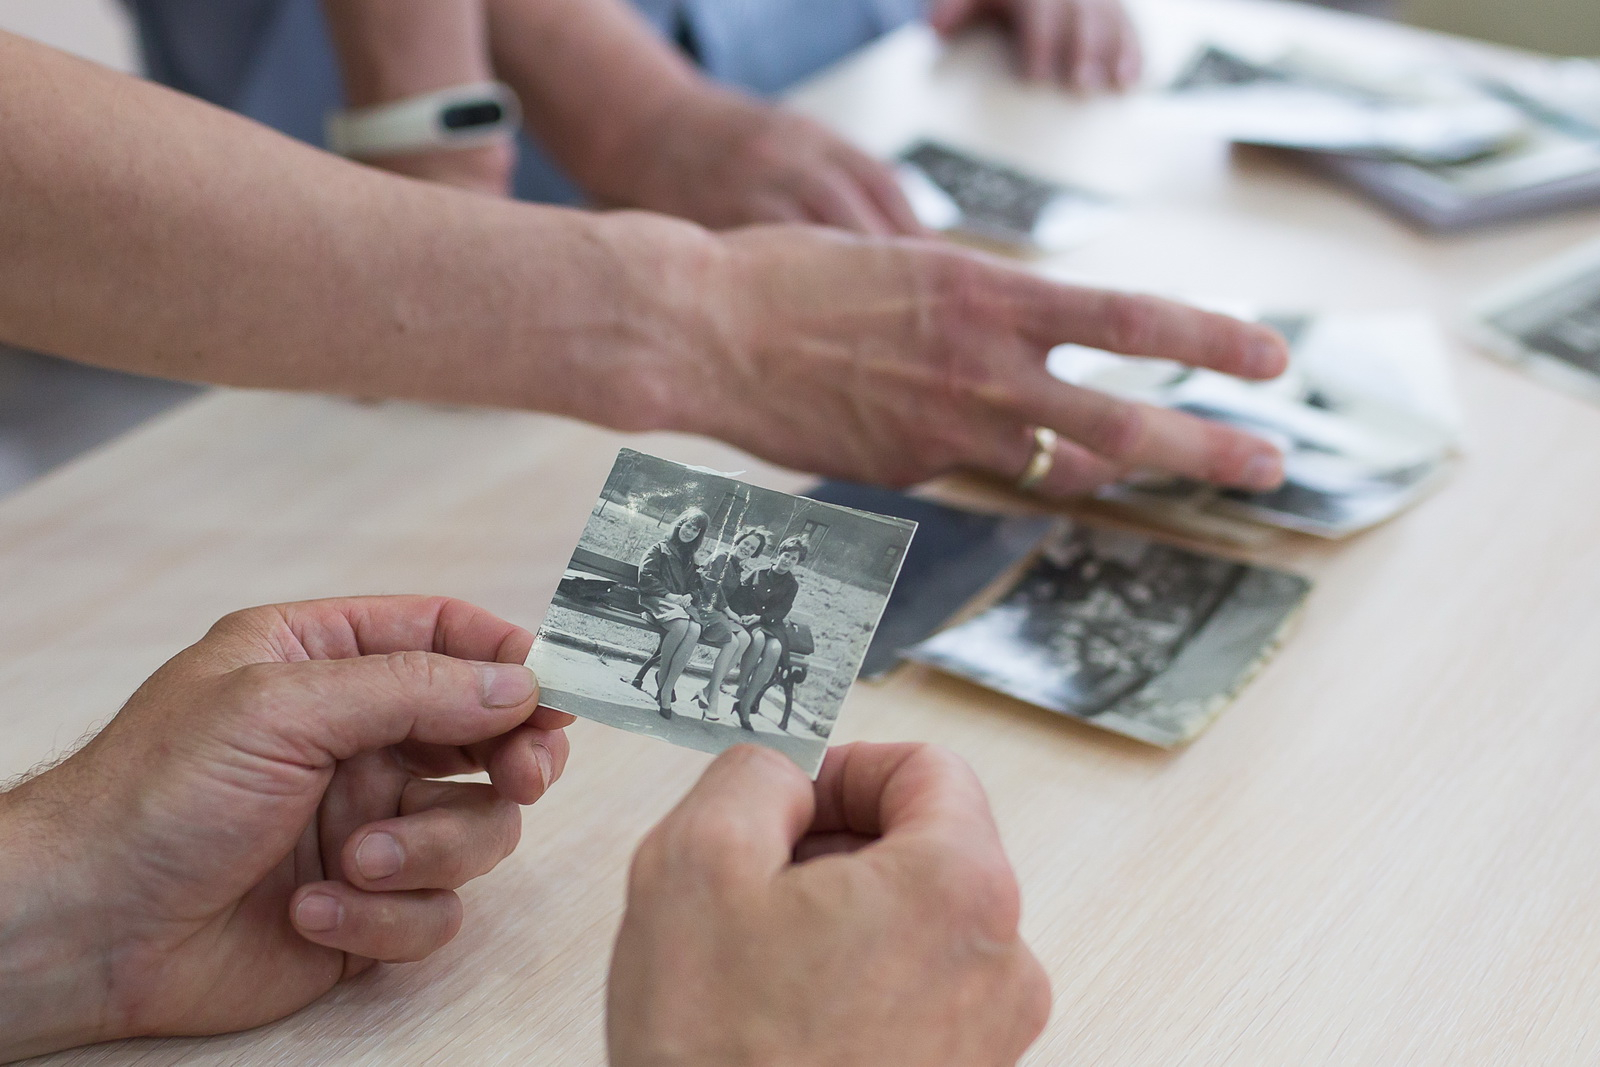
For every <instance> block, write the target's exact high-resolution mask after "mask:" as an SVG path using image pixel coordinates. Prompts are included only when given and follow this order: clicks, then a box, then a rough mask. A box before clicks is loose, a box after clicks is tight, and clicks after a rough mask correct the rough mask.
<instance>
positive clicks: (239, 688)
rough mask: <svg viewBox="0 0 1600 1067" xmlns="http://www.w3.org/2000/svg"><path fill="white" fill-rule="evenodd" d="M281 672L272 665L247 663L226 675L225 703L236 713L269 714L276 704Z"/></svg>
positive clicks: (280, 683)
mask: <svg viewBox="0 0 1600 1067" xmlns="http://www.w3.org/2000/svg"><path fill="white" fill-rule="evenodd" d="M281 679H282V672H280V671H279V670H277V665H276V664H272V663H249V664H246V665H245V666H243V667H236V668H234V669H233V670H232V671H230V672H229V673H228V676H227V680H226V682H225V683H224V684H225V692H226V697H227V702H228V703H229V704H230V705H232V707H234V708H235V709H236V710H238V711H244V712H252V713H263V714H270V713H271V711H272V709H273V708H274V707H275V706H276V705H277V703H278V692H279V689H280V687H281V685H282V681H281Z"/></svg>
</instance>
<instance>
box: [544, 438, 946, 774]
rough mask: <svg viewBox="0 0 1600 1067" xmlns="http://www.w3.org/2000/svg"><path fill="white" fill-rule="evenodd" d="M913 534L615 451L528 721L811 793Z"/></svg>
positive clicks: (550, 636)
mask: <svg viewBox="0 0 1600 1067" xmlns="http://www.w3.org/2000/svg"><path fill="white" fill-rule="evenodd" d="M915 529H916V523H915V522H913V521H910V520H907V519H902V518H898V517H895V516H889V515H875V514H871V513H869V512H865V511H860V510H857V509H854V508H848V507H840V506H837V505H835V504H829V503H824V502H822V501H819V500H811V499H807V498H805V497H796V496H790V495H789V494H787V493H779V492H776V491H774V490H771V489H762V488H760V487H758V486H753V485H748V484H746V483H744V482H741V481H739V480H738V479H736V478H734V477H732V476H730V475H724V474H718V473H716V472H715V471H708V470H705V469H704V468H700V467H690V466H685V465H683V464H680V463H674V462H672V461H671V460H666V459H660V458H658V457H656V456H649V455H645V454H644V453H642V452H635V451H633V450H632V449H626V448H625V449H623V450H622V451H621V452H620V453H618V455H617V460H616V463H615V465H614V466H613V467H612V469H611V474H610V476H609V477H608V478H607V479H606V483H605V487H604V488H603V489H602V490H601V493H600V496H599V499H597V500H596V501H595V505H594V508H593V509H592V511H591V512H590V515H589V521H588V523H587V525H586V526H585V527H584V531H583V536H582V538H581V539H580V540H579V542H578V547H577V548H576V549H575V550H574V551H573V554H572V559H571V562H570V563H569V564H568V566H567V571H566V573H565V574H564V575H563V576H562V579H561V582H560V584H559V585H558V586H557V588H556V595H555V600H554V601H553V603H552V604H551V606H550V611H549V614H548V615H547V616H546V617H545V621H544V624H543V625H542V626H541V627H540V628H539V633H538V635H537V637H536V638H535V640H534V643H533V648H532V650H531V651H530V652H529V654H528V660H527V663H528V666H529V667H531V668H533V670H534V672H535V673H536V674H538V676H539V686H540V696H539V700H540V703H542V704H544V705H545V706H547V707H551V708H556V709H557V710H560V711H565V712H570V713H571V714H573V715H577V716H579V717H581V718H585V719H592V720H594V721H595V722H601V723H605V724H607V725H609V726H615V727H618V728H620V729H623V730H627V731H629V732H631V733H636V734H643V735H645V736H648V737H654V738H659V739H661V740H664V741H668V742H671V743H672V744H676V745H683V746H685V747H687V748H694V749H699V750H701V751H704V752H721V751H722V750H723V749H726V748H729V747H731V746H733V745H736V744H739V743H741V742H751V743H754V744H760V745H765V746H767V747H769V748H773V749H776V750H778V751H780V752H783V753H784V754H786V755H788V756H789V757H791V758H792V759H793V760H794V761H795V762H796V763H797V764H799V765H800V767H801V768H802V769H804V770H805V771H806V772H807V773H808V774H810V775H812V776H813V777H815V776H816V773H817V771H818V769H819V768H820V767H821V765H822V757H823V753H824V752H825V750H826V749H827V745H828V738H829V737H830V736H831V735H832V733H833V730H834V727H835V725H836V724H837V722H838V718H839V711H840V708H841V707H842V705H843V703H844V699H845V695H846V694H847V693H848V692H849V691H850V686H851V685H852V684H853V683H854V681H855V679H856V673H857V671H858V670H859V669H860V666H861V661H862V659H863V658H864V657H865V655H866V653H867V648H868V646H869V645H870V644H871V642H872V636H873V632H874V631H875V630H876V628H877V625H878V619H879V617H880V616H881V615H882V614H883V609H884V605H885V604H886V603H887V601H888V599H889V594H890V592H891V591H892V590H893V588H894V584H895V578H896V576H897V575H898V574H899V572H900V564H901V562H902V561H903V560H904V559H905V556H906V549H907V546H908V545H909V543H910V541H911V536H912V533H913V532H914V531H915Z"/></svg>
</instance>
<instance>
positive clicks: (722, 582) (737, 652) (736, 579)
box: [694, 526, 772, 722]
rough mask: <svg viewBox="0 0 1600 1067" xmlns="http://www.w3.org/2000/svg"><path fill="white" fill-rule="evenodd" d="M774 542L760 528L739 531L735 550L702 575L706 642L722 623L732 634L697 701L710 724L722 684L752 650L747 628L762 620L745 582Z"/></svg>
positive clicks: (722, 555) (720, 555) (714, 559)
mask: <svg viewBox="0 0 1600 1067" xmlns="http://www.w3.org/2000/svg"><path fill="white" fill-rule="evenodd" d="M771 541H772V534H771V533H769V532H768V531H766V530H764V529H762V528H761V527H759V526H757V527H747V528H745V529H743V530H740V531H739V535H738V536H737V537H735V538H734V539H733V546H732V548H730V549H729V550H727V551H724V552H719V553H718V554H717V555H715V556H713V557H712V558H711V562H710V563H707V564H706V566H705V570H704V572H703V573H704V575H705V591H704V594H703V596H702V604H703V605H704V609H703V614H704V621H703V622H702V633H703V640H706V641H711V640H712V634H711V628H712V626H713V625H715V624H716V623H719V622H720V623H721V624H723V625H726V626H727V627H728V628H729V630H730V631H731V639H730V640H729V641H728V642H727V643H725V644H722V645H721V647H720V648H719V649H718V651H717V660H716V662H715V663H713V664H712V665H711V677H710V678H709V679H707V680H706V687H705V689H704V691H702V692H700V693H698V694H697V695H696V696H695V698H694V702H695V703H696V704H699V705H700V707H701V708H702V709H704V712H705V715H704V717H705V718H706V719H708V720H709V721H711V722H716V721H717V719H718V717H719V715H718V710H717V702H718V700H719V698H720V697H721V696H722V683H723V680H724V679H726V678H727V676H728V670H729V669H730V668H731V667H732V666H733V664H734V662H735V661H736V660H738V659H740V658H741V657H742V656H743V655H744V652H745V649H747V648H749V647H750V631H749V630H748V629H747V627H749V626H753V625H754V624H755V623H756V622H758V621H759V620H760V612H759V611H757V610H756V609H755V608H753V607H751V606H750V604H749V603H748V601H749V599H750V598H749V596H748V594H746V592H745V590H744V580H745V575H746V574H748V573H749V572H750V570H751V561H753V560H755V559H757V558H759V557H760V555H761V553H762V552H764V551H766V548H767V545H768V544H770V543H771Z"/></svg>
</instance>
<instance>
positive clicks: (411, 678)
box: [383, 651, 438, 689]
mask: <svg viewBox="0 0 1600 1067" xmlns="http://www.w3.org/2000/svg"><path fill="white" fill-rule="evenodd" d="M383 662H384V666H385V667H387V668H388V669H389V673H390V674H391V675H393V677H394V679H395V681H397V682H399V683H400V685H401V686H403V687H405V688H407V689H427V688H429V687H430V686H432V685H433V683H434V681H435V678H436V675H437V672H438V666H437V664H436V662H435V660H434V658H433V656H431V655H429V654H428V653H426V652H417V651H406V652H390V653H389V654H388V655H386V656H384V657H383Z"/></svg>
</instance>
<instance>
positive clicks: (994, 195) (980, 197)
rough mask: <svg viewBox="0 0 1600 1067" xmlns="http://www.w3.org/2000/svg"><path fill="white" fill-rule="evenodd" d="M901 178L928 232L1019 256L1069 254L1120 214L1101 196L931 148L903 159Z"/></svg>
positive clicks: (919, 147) (920, 145)
mask: <svg viewBox="0 0 1600 1067" xmlns="http://www.w3.org/2000/svg"><path fill="white" fill-rule="evenodd" d="M896 174H897V176H898V177H899V179H900V187H901V189H903V190H904V191H905V194H906V199H907V200H908V201H909V202H910V204H911V208H912V210H913V211H915V212H916V215H917V219H918V221H920V222H921V223H922V224H923V225H924V226H926V227H928V228H929V229H931V230H939V231H942V232H945V233H950V234H955V235H958V236H965V237H968V238H971V239H973V240H976V241H980V242H986V243H990V244H997V245H1001V246H1003V247H1005V248H1007V249H1009V250H1011V251H1015V252H1055V251H1060V250H1062V249H1065V248H1071V247H1072V246H1074V245H1077V244H1081V243H1083V242H1084V241H1087V240H1088V239H1089V238H1091V237H1093V236H1095V235H1096V234H1098V233H1099V232H1100V231H1101V230H1102V229H1104V227H1105V226H1106V225H1107V224H1108V223H1109V222H1111V221H1112V220H1113V219H1114V218H1115V217H1116V214H1117V207H1116V205H1115V204H1114V203H1113V202H1112V201H1111V200H1109V199H1108V198H1106V197H1104V196H1101V195H1100V194H1098V193H1092V192H1089V191H1088V190H1086V189H1080V188H1077V187H1075V186H1070V185H1066V184H1063V183H1061V182H1052V181H1048V180H1045V179H1043V178H1036V177H1034V176H1032V175H1029V174H1024V173H1023V172H1022V171H1020V170H1017V169H1015V168H1013V167H1009V166H1006V165H1005V164H1003V163H998V162H995V161H994V160H988V159H982V158H980V157H978V156H975V155H972V154H971V153H968V152H966V151H963V150H962V149H959V148H952V147H950V146H949V145H943V144H936V143H934V142H932V141H918V142H917V143H916V144H913V145H912V146H910V147H909V148H907V149H906V150H905V151H904V152H902V153H901V154H900V157H899V159H898V161H897V168H896Z"/></svg>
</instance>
